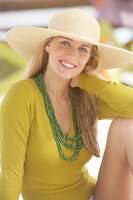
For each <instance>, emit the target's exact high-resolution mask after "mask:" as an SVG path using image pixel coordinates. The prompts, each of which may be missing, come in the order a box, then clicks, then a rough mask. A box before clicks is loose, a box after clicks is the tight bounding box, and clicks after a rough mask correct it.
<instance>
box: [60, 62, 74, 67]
mask: <svg viewBox="0 0 133 200" xmlns="http://www.w3.org/2000/svg"><path fill="white" fill-rule="evenodd" d="M62 64H63V65H65V66H66V67H71V68H73V67H74V65H71V64H68V63H65V62H62Z"/></svg>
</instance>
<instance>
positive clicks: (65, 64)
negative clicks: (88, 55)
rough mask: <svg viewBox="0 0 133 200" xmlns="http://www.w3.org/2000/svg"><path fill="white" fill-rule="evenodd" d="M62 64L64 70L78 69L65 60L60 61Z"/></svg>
mask: <svg viewBox="0 0 133 200" xmlns="http://www.w3.org/2000/svg"><path fill="white" fill-rule="evenodd" d="M60 63H61V65H62V66H63V67H64V68H67V69H73V68H75V67H77V66H76V65H74V64H72V63H70V62H69V61H65V60H60Z"/></svg>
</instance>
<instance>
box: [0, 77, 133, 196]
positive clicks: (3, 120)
mask: <svg viewBox="0 0 133 200" xmlns="http://www.w3.org/2000/svg"><path fill="white" fill-rule="evenodd" d="M79 86H80V88H82V89H85V90H86V91H87V92H90V93H94V94H95V95H96V96H97V98H98V100H99V101H98V104H97V106H98V115H99V119H113V118H114V117H116V116H119V117H124V118H133V88H131V87H128V86H125V85H123V84H118V83H116V82H111V81H106V80H102V79H100V78H98V77H97V76H91V77H86V76H85V75H84V74H81V75H80V77H79ZM74 135H75V132H74V124H73V118H72V107H71V127H70V132H69V135H68V136H69V137H74ZM62 149H63V152H64V154H65V155H66V157H70V156H72V155H73V153H72V152H71V151H70V150H67V149H66V148H65V147H62ZM0 153H1V160H0V161H1V162H0V164H1V174H0V200H18V198H19V195H20V193H21V194H22V196H23V199H24V200H68V199H69V200H89V198H90V197H91V196H92V194H93V191H94V188H95V184H96V180H95V178H93V177H92V176H90V175H89V172H88V169H87V168H86V166H85V164H86V163H87V162H88V161H89V160H90V159H91V157H92V154H91V153H90V152H89V151H88V150H87V149H86V148H84V147H83V148H82V149H81V151H80V154H79V157H78V159H77V160H76V161H75V162H68V161H65V160H64V159H62V158H61V156H60V154H59V151H58V148H57V144H56V141H55V138H54V135H53V127H52V125H51V123H50V121H49V118H48V115H47V112H46V109H45V104H44V100H43V97H42V94H41V92H40V90H39V89H38V87H37V85H36V83H35V81H34V79H33V78H30V79H28V80H21V81H19V82H16V83H14V84H12V86H11V87H10V88H9V90H8V91H7V93H6V95H5V97H4V99H3V101H2V103H1V106H0Z"/></svg>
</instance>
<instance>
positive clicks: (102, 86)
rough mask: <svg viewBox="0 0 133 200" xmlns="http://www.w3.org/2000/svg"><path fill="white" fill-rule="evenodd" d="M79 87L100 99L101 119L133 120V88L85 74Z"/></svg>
mask: <svg viewBox="0 0 133 200" xmlns="http://www.w3.org/2000/svg"><path fill="white" fill-rule="evenodd" d="M78 83H79V87H80V88H81V89H85V90H86V91H87V92H89V93H93V94H95V95H96V97H97V98H98V99H99V101H98V113H99V119H112V118H114V117H116V116H119V117H123V118H133V88H131V87H129V86H125V85H124V84H122V83H116V82H111V81H106V80H102V79H100V78H99V77H97V76H96V75H93V76H90V77H87V76H86V75H84V74H83V73H81V74H80V76H79V78H78Z"/></svg>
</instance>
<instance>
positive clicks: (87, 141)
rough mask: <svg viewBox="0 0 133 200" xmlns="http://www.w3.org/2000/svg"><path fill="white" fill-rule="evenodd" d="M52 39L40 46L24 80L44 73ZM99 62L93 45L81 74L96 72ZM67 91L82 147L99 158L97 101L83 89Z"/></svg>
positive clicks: (98, 55) (95, 47)
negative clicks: (73, 105)
mask: <svg viewBox="0 0 133 200" xmlns="http://www.w3.org/2000/svg"><path fill="white" fill-rule="evenodd" d="M52 39H53V37H51V38H48V39H47V40H46V41H45V42H43V44H42V51H40V54H39V55H38V56H36V57H35V58H34V59H33V60H32V61H31V62H30V63H29V64H28V66H27V67H26V71H25V75H24V79H25V80H26V79H29V78H33V77H34V76H36V75H37V74H38V73H39V72H42V73H43V74H44V73H45V71H46V69H47V63H48V53H47V52H46V50H45V47H46V45H47V44H48V43H49V42H50V41H51V40H52ZM99 62H100V54H99V52H98V50H97V46H95V45H93V46H92V50H91V55H90V59H89V62H88V63H87V64H86V66H85V68H84V69H83V71H82V73H84V74H85V75H86V76H90V75H92V74H93V73H94V72H96V71H97V70H98V66H99ZM69 91H70V93H71V95H72V97H73V100H74V104H75V112H76V116H77V121H78V128H79V131H80V133H81V137H82V139H83V142H84V147H86V148H87V149H88V151H90V152H91V153H92V154H94V155H95V156H97V157H100V148H99V145H98V142H97V121H98V112H97V101H98V99H97V98H96V96H95V94H90V93H88V92H86V91H85V90H84V89H80V88H79V87H70V86H69Z"/></svg>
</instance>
